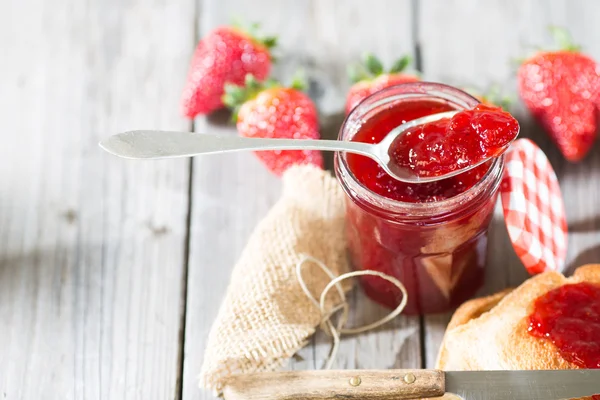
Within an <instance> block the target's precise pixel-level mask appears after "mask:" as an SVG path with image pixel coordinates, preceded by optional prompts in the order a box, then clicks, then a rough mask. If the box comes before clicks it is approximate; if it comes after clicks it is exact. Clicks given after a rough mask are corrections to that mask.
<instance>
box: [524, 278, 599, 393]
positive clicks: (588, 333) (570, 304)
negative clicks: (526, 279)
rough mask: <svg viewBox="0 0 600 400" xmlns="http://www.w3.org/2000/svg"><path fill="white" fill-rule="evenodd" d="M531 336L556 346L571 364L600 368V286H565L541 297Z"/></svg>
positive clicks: (534, 311)
mask: <svg viewBox="0 0 600 400" xmlns="http://www.w3.org/2000/svg"><path fill="white" fill-rule="evenodd" d="M528 332H529V334H531V335H532V336H534V337H537V338H543V339H546V340H549V341H551V342H552V343H554V345H555V346H556V348H557V349H558V351H559V352H560V354H561V356H562V357H563V358H564V359H565V360H567V361H569V362H570V363H573V364H575V365H577V366H578V367H580V368H600V285H595V284H592V283H587V282H582V283H575V284H570V285H564V286H561V287H559V288H556V289H554V290H551V291H549V292H548V293H546V294H544V295H542V296H540V297H538V298H537V299H536V300H535V302H534V308H533V312H532V313H531V315H529V329H528ZM599 398H600V396H599Z"/></svg>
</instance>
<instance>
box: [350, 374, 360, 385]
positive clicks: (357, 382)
mask: <svg viewBox="0 0 600 400" xmlns="http://www.w3.org/2000/svg"><path fill="white" fill-rule="evenodd" d="M360 382H361V381H360V376H353V377H352V378H350V385H352V386H358V385H360Z"/></svg>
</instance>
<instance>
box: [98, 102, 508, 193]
mask: <svg viewBox="0 0 600 400" xmlns="http://www.w3.org/2000/svg"><path fill="white" fill-rule="evenodd" d="M457 112H458V111H448V112H443V113H438V114H432V115H428V116H426V117H422V118H418V119H415V120H412V121H408V122H406V123H404V124H402V125H400V126H398V127H396V128H394V129H393V130H392V131H390V133H389V134H388V135H387V136H386V137H385V138H384V139H383V140H382V141H381V142H379V143H377V144H369V143H361V142H351V141H341V140H310V139H260V138H245V137H240V136H229V135H227V136H225V135H211V134H199V133H192V132H172V131H154V130H136V131H129V132H123V133H119V134H117V135H113V136H111V137H109V138H108V139H106V140H103V141H102V142H100V147H102V148H103V149H104V150H106V151H107V152H109V153H111V154H114V155H116V156H119V157H123V158H129V159H154V160H155V159H161V158H175V157H193V156H196V155H200V154H215V153H226V152H233V151H241V150H253V151H256V150H326V151H345V152H349V153H356V154H361V155H363V156H367V157H370V158H372V159H373V160H375V161H377V162H378V163H379V164H380V165H381V167H382V168H383V169H384V170H385V171H386V172H387V173H388V174H390V175H391V176H392V177H394V178H396V179H397V180H399V181H402V182H406V183H425V182H433V181H438V180H442V179H446V178H450V177H452V176H455V175H459V174H462V173H464V172H466V171H468V170H470V169H473V168H475V167H477V166H479V165H481V164H483V163H484V162H486V161H488V160H489V158H487V159H484V160H481V161H480V162H478V163H476V164H473V165H469V166H467V167H464V168H461V169H458V170H455V171H452V172H450V173H447V174H444V175H440V176H432V177H421V176H418V175H417V174H415V173H414V172H413V171H411V170H409V169H407V168H402V167H399V166H398V165H396V164H395V163H394V161H392V159H391V157H390V154H389V151H390V146H391V145H392V143H393V142H394V140H396V139H397V138H398V136H400V135H402V134H403V133H405V132H406V131H407V130H408V129H411V128H413V127H415V126H418V125H422V124H426V123H429V122H433V121H437V120H440V119H444V118H450V117H452V116H453V115H455V114H456V113H457ZM507 147H508V146H507ZM490 158H491V157H490Z"/></svg>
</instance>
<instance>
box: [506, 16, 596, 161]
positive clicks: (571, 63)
mask: <svg viewBox="0 0 600 400" xmlns="http://www.w3.org/2000/svg"><path fill="white" fill-rule="evenodd" d="M553 33H554V36H555V39H556V40H557V42H558V43H559V44H560V45H561V47H562V49H561V50H558V51H543V52H539V53H537V54H536V55H534V56H533V57H531V58H529V59H528V60H526V61H525V62H524V63H523V64H522V65H521V66H520V67H519V71H518V75H517V78H518V81H519V94H520V96H521V98H522V99H523V101H524V102H525V104H526V105H527V107H528V108H529V110H530V111H531V113H532V114H533V115H534V117H535V118H536V119H537V120H538V121H539V122H540V124H541V125H542V126H543V127H544V129H545V130H546V131H547V132H548V133H549V134H550V137H551V138H552V139H553V140H554V142H555V143H556V145H557V146H558V148H559V149H560V151H561V152H562V153H563V155H564V156H565V158H566V159H567V160H569V161H573V162H575V161H579V160H581V159H582V158H583V157H584V156H585V155H586V154H587V152H588V151H589V150H590V148H591V147H592V144H593V143H594V140H595V139H596V135H597V132H598V109H599V106H600V66H599V65H598V64H597V63H596V62H595V61H594V60H592V59H591V58H590V57H588V56H586V55H584V54H582V53H581V52H580V49H579V48H578V47H576V46H573V45H572V44H571V42H570V37H569V36H568V34H567V33H566V32H565V31H564V30H561V29H556V28H553Z"/></svg>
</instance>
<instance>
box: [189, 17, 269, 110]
mask: <svg viewBox="0 0 600 400" xmlns="http://www.w3.org/2000/svg"><path fill="white" fill-rule="evenodd" d="M257 30H258V25H256V24H254V25H252V26H251V27H250V29H249V30H248V31H245V30H243V29H242V28H239V27H230V26H222V27H219V28H217V29H215V30H213V31H212V32H210V33H209V34H208V35H206V36H205V37H204V38H202V40H200V42H199V43H198V46H197V47H196V50H195V52H194V55H193V58H192V61H191V65H190V70H189V73H188V78H187V83H186V85H185V88H184V90H183V96H182V109H183V114H184V115H185V116H186V117H188V118H194V117H195V116H197V115H206V114H209V113H211V112H213V111H215V110H217V109H219V108H222V107H223V102H222V100H221V97H222V96H223V93H224V86H225V84H226V83H234V84H238V85H241V84H243V83H244V78H245V77H246V75H247V74H252V75H254V76H255V77H256V79H258V80H260V81H262V80H265V79H266V78H267V77H268V76H269V73H270V72H271V63H272V56H271V49H272V48H273V47H274V46H275V44H276V39H275V38H273V37H267V38H259V37H258V35H257V34H256V31H257Z"/></svg>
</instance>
